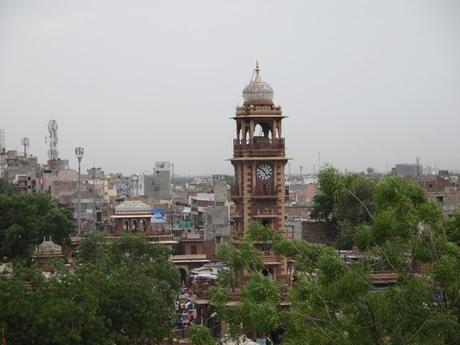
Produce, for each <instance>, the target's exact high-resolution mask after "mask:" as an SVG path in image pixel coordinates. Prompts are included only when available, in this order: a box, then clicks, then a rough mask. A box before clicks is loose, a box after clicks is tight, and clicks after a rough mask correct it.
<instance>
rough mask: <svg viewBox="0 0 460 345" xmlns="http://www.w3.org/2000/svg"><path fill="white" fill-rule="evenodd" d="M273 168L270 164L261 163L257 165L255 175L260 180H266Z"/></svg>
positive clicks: (270, 175)
mask: <svg viewBox="0 0 460 345" xmlns="http://www.w3.org/2000/svg"><path fill="white" fill-rule="evenodd" d="M272 174H273V169H272V166H271V165H270V164H267V163H263V164H260V165H259V166H258V167H257V177H258V178H259V179H261V180H268V179H269V178H270V177H272Z"/></svg>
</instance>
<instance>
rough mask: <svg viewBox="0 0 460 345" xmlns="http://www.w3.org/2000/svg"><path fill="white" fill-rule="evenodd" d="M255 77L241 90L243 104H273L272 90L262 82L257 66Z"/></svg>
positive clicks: (257, 66) (257, 65)
mask: <svg viewBox="0 0 460 345" xmlns="http://www.w3.org/2000/svg"><path fill="white" fill-rule="evenodd" d="M255 73H256V76H255V78H254V79H253V80H251V81H250V82H249V84H248V85H247V86H246V87H245V88H244V89H243V99H244V102H245V103H258V102H261V103H272V102H273V89H272V87H271V86H270V85H269V84H268V83H266V82H264V81H263V80H262V77H261V76H260V69H259V64H256V69H255Z"/></svg>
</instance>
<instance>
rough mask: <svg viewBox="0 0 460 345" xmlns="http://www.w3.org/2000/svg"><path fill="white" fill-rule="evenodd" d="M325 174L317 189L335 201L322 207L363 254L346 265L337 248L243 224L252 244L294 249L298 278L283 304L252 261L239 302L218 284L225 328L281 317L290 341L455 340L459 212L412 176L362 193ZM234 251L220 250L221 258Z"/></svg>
mask: <svg viewBox="0 0 460 345" xmlns="http://www.w3.org/2000/svg"><path fill="white" fill-rule="evenodd" d="M325 174H326V177H327V179H326V180H327V181H328V183H325V182H323V183H325V184H324V186H325V188H324V189H322V191H323V192H324V193H325V194H323V196H324V197H327V198H328V199H329V200H330V201H331V202H332V204H333V205H334V206H333V207H332V208H331V209H330V210H331V211H330V212H329V211H328V209H327V208H322V211H321V212H323V211H324V213H323V216H322V217H325V218H324V219H326V220H327V219H329V220H331V219H335V220H338V219H341V220H344V219H346V220H350V224H351V226H352V227H353V233H352V235H351V241H352V243H353V244H354V245H356V246H358V247H359V248H360V249H361V250H362V251H363V254H365V258H366V259H365V260H363V261H362V262H358V263H355V264H353V265H352V266H347V265H345V264H344V262H343V261H342V260H341V258H340V257H339V256H338V255H337V253H336V251H335V250H334V248H331V247H327V246H322V245H314V244H310V243H306V242H303V241H296V240H287V239H284V238H283V237H281V236H277V235H276V233H275V232H273V231H272V230H271V229H269V228H268V229H267V228H265V227H263V226H261V225H260V224H258V225H257V226H252V227H250V229H249V230H248V232H247V235H246V237H245V239H244V240H243V242H245V243H247V245H248V246H249V247H251V246H252V249H254V244H255V243H260V242H264V243H266V244H270V245H271V247H272V249H273V250H275V251H276V252H277V253H279V254H282V255H285V256H287V257H289V258H291V259H294V260H295V272H296V277H297V281H296V283H295V284H294V287H293V289H292V290H291V291H290V293H289V302H290V307H289V309H288V310H286V311H283V310H282V309H280V308H279V294H278V293H277V291H279V286H277V284H276V283H275V282H273V280H271V277H270V276H262V275H261V274H260V273H259V272H260V271H259V270H257V269H253V270H252V271H251V272H252V279H251V280H250V282H249V283H248V284H247V285H246V286H245V287H244V288H243V292H242V297H241V301H240V304H238V305H237V306H234V307H230V308H229V307H225V302H226V301H228V298H229V296H230V294H229V293H228V292H229V290H228V288H227V286H228V284H227V285H225V284H222V285H220V286H219V287H218V288H217V289H215V290H214V292H213V297H212V299H211V304H212V306H213V307H214V308H215V310H216V311H217V314H218V315H219V317H220V318H221V320H226V321H227V322H228V324H229V325H230V332H231V334H232V335H233V336H234V337H235V338H236V337H237V335H238V334H241V333H245V334H248V335H256V334H259V335H261V334H267V333H268V332H270V331H273V330H276V329H277V328H278V327H279V328H281V329H283V330H284V337H283V342H282V343H283V344H288V345H308V344H312V345H313V344H323V345H329V344H331V345H332V344H336V345H337V344H339V345H368V344H375V345H390V344H391V345H396V344H398V345H399V344H418V345H428V344H435V345H438V344H439V345H441V344H458V343H459V342H460V331H459V330H460V248H459V243H458V233H459V231H460V221H459V219H460V218H459V216H456V217H453V218H447V217H446V216H445V215H444V214H443V213H442V211H441V209H440V208H439V207H438V205H437V204H436V203H433V202H431V201H430V200H429V199H428V198H427V196H426V194H425V192H424V191H423V190H422V189H421V188H420V187H419V186H418V185H417V183H416V182H415V181H413V180H410V179H406V178H402V177H399V176H387V177H385V178H383V179H381V180H378V181H375V180H372V181H371V182H370V183H371V185H372V187H371V188H370V189H369V192H366V193H365V195H366V198H367V199H366V200H362V199H361V197H360V196H361V194H360V193H359V192H358V191H357V190H354V189H353V188H350V186H353V185H354V183H355V182H350V181H349V180H348V178H345V177H341V176H339V175H338V173H336V170H334V169H332V168H331V169H329V170H328V171H327V172H326V173H325ZM362 178H365V177H361V176H360V177H358V180H361V179H362ZM352 180H353V178H352ZM359 184H360V185H367V182H363V183H361V182H360V183H359ZM348 197H350V199H347V198H348ZM341 200H349V201H350V205H349V207H350V209H347V206H346V205H347V203H346V202H344V203H343V205H341V206H340V207H339V206H338V205H340V202H341ZM358 208H359V210H358ZM327 212H329V213H327ZM240 250H241V249H240ZM234 251H235V249H234V248H230V247H227V248H226V249H225V250H224V252H226V253H227V255H226V257H227V258H232V257H233V255H235V254H233V253H234ZM236 257H240V256H238V255H236ZM244 257H251V255H248V256H244ZM227 262H228V263H229V265H230V266H231V267H232V264H233V263H237V264H238V267H239V272H241V270H243V269H245V270H247V271H249V269H248V268H245V267H253V268H257V266H251V265H248V264H247V263H246V260H244V259H239V260H235V261H232V260H227ZM421 263H423V264H425V265H428V266H427V267H428V270H427V271H426V272H425V273H417V272H416V271H415V268H416V267H418V266H419V265H420V264H421ZM379 270H389V271H392V272H395V273H396V274H397V280H396V283H395V284H394V285H391V286H388V287H385V288H381V289H375V288H374V285H373V278H372V275H371V273H372V272H375V271H379ZM230 272H234V270H231V271H230ZM228 274H229V273H228V272H226V273H223V274H222V277H220V278H222V279H221V281H222V282H227V281H228V280H229V279H228V277H227V276H228ZM220 278H219V279H220Z"/></svg>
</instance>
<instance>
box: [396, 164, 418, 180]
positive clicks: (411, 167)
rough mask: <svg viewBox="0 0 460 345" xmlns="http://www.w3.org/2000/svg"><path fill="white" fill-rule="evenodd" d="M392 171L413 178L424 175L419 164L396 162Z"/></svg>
mask: <svg viewBox="0 0 460 345" xmlns="http://www.w3.org/2000/svg"><path fill="white" fill-rule="evenodd" d="M392 171H393V172H394V173H397V174H399V175H401V176H409V177H413V178H416V177H417V176H421V175H422V168H421V166H420V165H418V164H396V165H395V166H394V168H393V169H392Z"/></svg>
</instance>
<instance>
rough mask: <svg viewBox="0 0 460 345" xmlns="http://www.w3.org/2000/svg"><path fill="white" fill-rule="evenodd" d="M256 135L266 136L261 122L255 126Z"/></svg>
mask: <svg viewBox="0 0 460 345" xmlns="http://www.w3.org/2000/svg"><path fill="white" fill-rule="evenodd" d="M254 136H255V137H263V136H264V130H263V128H262V126H261V125H260V124H259V123H258V124H257V125H256V127H255V128H254Z"/></svg>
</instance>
